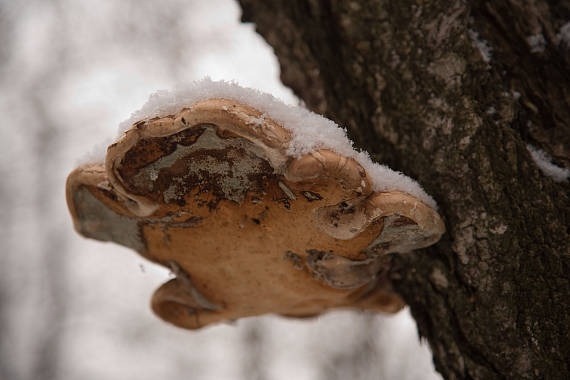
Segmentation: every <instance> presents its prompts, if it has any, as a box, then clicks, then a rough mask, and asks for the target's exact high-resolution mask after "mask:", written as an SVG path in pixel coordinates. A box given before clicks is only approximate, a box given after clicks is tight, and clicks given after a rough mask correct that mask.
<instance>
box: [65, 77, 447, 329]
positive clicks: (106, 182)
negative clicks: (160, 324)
mask: <svg viewBox="0 0 570 380" xmlns="http://www.w3.org/2000/svg"><path fill="white" fill-rule="evenodd" d="M192 86H193V87H192ZM192 86H191V87H190V88H189V89H187V90H185V91H186V92H184V93H182V92H180V90H179V91H178V93H174V94H172V93H162V94H159V96H155V97H154V98H151V101H150V104H149V105H147V106H146V109H144V108H143V111H141V112H139V113H138V114H135V115H134V116H133V118H134V120H130V121H129V122H128V124H129V127H128V128H127V129H126V131H125V132H124V133H123V134H122V136H121V137H120V138H119V139H118V140H117V141H116V142H114V143H113V144H111V145H110V146H109V147H108V149H107V153H106V158H105V161H104V164H103V163H90V164H85V165H82V166H80V167H78V168H77V169H75V170H74V171H73V172H72V173H71V174H70V175H69V177H68V180H67V188H66V193H67V202H68V206H69V209H70V212H71V216H72V218H73V222H74V226H75V229H76V230H77V231H78V232H79V233H80V234H81V235H83V236H85V237H88V238H93V239H97V240H102V241H112V242H115V243H118V244H121V245H124V246H126V247H129V248H132V249H133V250H135V251H137V252H138V253H139V254H141V255H142V256H144V257H145V258H147V259H149V260H152V261H153V262H156V263H159V264H162V265H164V266H166V267H168V268H170V269H171V271H172V272H173V273H174V274H175V278H174V279H171V280H170V281H168V282H167V283H165V284H164V285H162V286H161V287H160V288H159V289H158V290H157V291H156V292H155V293H154V295H153V297H152V301H151V306H152V309H153V310H154V312H155V313H156V314H157V315H158V316H159V317H161V318H162V319H164V320H166V321H168V322H170V323H173V324H175V325H177V326H180V327H183V328H188V329H196V328H200V327H202V326H206V325H209V324H212V323H217V322H223V321H229V320H235V319H237V318H241V317H246V316H254V315H261V314H266V313H276V314H281V315H286V316H292V317H308V316H314V315H318V314H320V313H322V312H324V311H326V310H328V309H331V308H358V309H369V310H377V311H384V312H396V311H398V310H399V309H401V308H402V307H403V305H404V304H403V301H402V300H401V299H400V298H399V297H398V295H396V294H395V293H394V292H393V291H392V289H391V287H390V283H389V281H388V279H387V276H386V271H387V270H388V269H389V262H390V254H392V253H396V252H407V251H410V250H413V249H417V248H422V247H426V246H428V245H431V244H433V243H435V242H436V241H438V240H439V238H440V236H441V235H442V234H443V232H444V230H445V229H444V225H443V222H442V220H441V218H440V217H439V215H438V213H437V212H436V210H435V202H433V200H432V199H431V198H430V197H429V196H428V195H427V194H425V192H424V191H423V190H422V189H421V187H419V185H417V184H416V183H415V182H413V181H412V180H411V179H409V178H407V177H405V176H403V175H401V174H400V173H396V172H393V171H391V170H390V169H388V168H386V167H384V166H381V165H377V164H373V163H372V161H370V159H369V157H368V155H366V154H365V153H358V152H356V151H355V150H353V149H352V143H351V142H350V141H349V140H348V139H347V138H346V134H345V131H344V130H342V129H341V128H339V127H338V126H336V125H335V124H334V123H332V122H331V121H329V120H327V119H324V118H322V117H320V116H317V115H315V114H312V113H310V112H309V111H306V110H304V109H301V108H298V107H292V106H287V105H284V104H282V103H279V102H278V101H277V100H276V99H275V98H273V97H271V96H269V95H265V94H261V93H258V92H256V91H255V90H251V89H243V88H241V87H239V86H237V85H235V84H227V83H224V82H213V81H210V80H207V79H206V80H203V81H201V82H198V83H195V84H193V85H192ZM188 94H190V95H188ZM182 95H186V96H182ZM339 131H340V132H339ZM331 135H332V136H337V137H334V138H333V139H332V140H330V141H328V140H327V139H328V138H330V136H331Z"/></svg>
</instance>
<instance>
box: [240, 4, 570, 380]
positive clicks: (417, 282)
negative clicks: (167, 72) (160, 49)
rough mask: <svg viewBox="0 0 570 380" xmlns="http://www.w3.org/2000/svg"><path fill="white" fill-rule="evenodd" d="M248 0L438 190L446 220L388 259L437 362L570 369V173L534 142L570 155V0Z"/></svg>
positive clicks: (340, 116) (479, 370) (303, 89)
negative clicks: (434, 237)
mask: <svg viewBox="0 0 570 380" xmlns="http://www.w3.org/2000/svg"><path fill="white" fill-rule="evenodd" d="M240 3H241V5H242V9H243V17H242V19H243V21H246V22H255V23H256V28H257V31H258V32H259V33H260V34H261V35H262V36H263V37H264V38H265V39H266V40H267V41H268V42H269V44H271V45H272V46H273V48H274V49H275V53H276V54H277V56H278V58H279V61H280V64H281V70H282V74H281V79H282V81H283V82H284V83H285V84H286V85H288V86H290V87H291V88H292V89H293V90H294V91H295V93H296V94H297V95H298V96H299V97H300V98H301V99H303V100H304V101H305V103H306V105H307V107H309V108H310V109H312V110H314V111H316V112H319V113H323V114H325V115H326V116H327V117H329V118H331V119H333V120H335V121H336V122H337V123H339V124H340V125H343V126H345V127H347V128H348V130H349V134H350V135H351V137H352V138H353V139H354V140H355V141H356V142H357V144H358V145H359V146H360V147H361V148H363V149H366V150H368V151H369V152H370V153H371V155H372V157H373V158H374V159H376V160H377V161H379V162H382V163H386V164H388V165H389V166H391V167H392V168H395V169H398V170H401V171H403V172H404V173H406V174H408V175H410V176H412V177H415V178H416V179H417V180H418V181H419V182H420V183H421V184H422V185H423V186H424V187H425V189H426V190H427V191H428V192H429V193H430V194H432V195H433V196H434V197H435V198H436V200H437V201H438V202H439V207H440V213H441V215H442V216H443V217H444V218H445V221H446V226H447V233H446V235H445V236H444V237H443V239H442V240H441V241H440V243H438V244H437V245H436V246H434V247H432V248H430V249H427V250H423V251H418V252H414V253H411V254H407V255H400V256H398V257H397V258H396V259H395V262H396V264H395V266H394V268H393V270H392V281H393V283H394V285H395V286H396V289H397V290H398V291H399V292H400V294H401V295H402V296H403V297H404V298H405V300H406V302H407V303H408V304H409V305H410V307H411V310H412V313H413V315H414V317H415V319H416V321H417V324H418V330H419V332H420V334H421V335H422V336H424V337H426V338H427V339H428V341H429V342H430V345H431V347H432V350H433V352H434V361H435V364H436V368H437V370H438V371H439V372H441V373H442V374H443V375H444V377H445V378H448V379H458V378H467V379H470V378H472V379H502V378H517V379H530V378H545V379H562V378H565V377H566V376H567V374H568V373H569V370H570V368H569V367H568V358H569V357H570V340H569V339H568V337H569V336H570V306H569V302H568V297H569V296H570V286H569V279H568V269H569V263H570V246H569V238H568V226H569V225H570V212H569V210H570V202H569V197H568V194H569V190H570V186H569V184H568V182H567V181H566V182H562V183H555V182H553V180H552V179H550V178H548V177H546V176H544V175H543V174H542V173H541V172H540V171H539V169H538V168H537V166H536V164H535V163H534V162H533V161H532V159H531V156H530V155H529V152H528V150H527V148H526V144H527V143H531V144H533V145H535V146H537V147H539V148H542V149H544V150H545V151H547V152H548V153H550V154H551V155H552V156H553V157H554V158H555V161H556V163H557V164H558V165H561V166H565V167H568V166H570V155H569V152H570V142H569V140H570V74H569V69H568V67H570V58H569V57H570V50H569V49H570V46H568V41H565V40H564V39H563V38H561V34H560V28H561V27H562V26H563V25H564V24H565V23H567V22H568V20H569V19H570V9H569V6H568V3H567V2H566V3H565V2H562V1H550V2H548V3H547V2H546V1H542V0H502V1H493V2H491V1H488V2H487V1H474V2H469V3H467V2H464V1H438V0H435V1H431V2H424V1H421V0H398V1H396V0H377V1H369V0H354V1H342V0H306V1H288V0H275V1H255V0H240ZM483 40H485V41H486V43H487V44H488V46H489V47H491V49H492V52H491V60H490V61H489V62H486V60H485V59H484V56H483V55H482V54H481V49H480V48H478V44H479V46H482V45H481V42H483ZM483 50H484V48H483Z"/></svg>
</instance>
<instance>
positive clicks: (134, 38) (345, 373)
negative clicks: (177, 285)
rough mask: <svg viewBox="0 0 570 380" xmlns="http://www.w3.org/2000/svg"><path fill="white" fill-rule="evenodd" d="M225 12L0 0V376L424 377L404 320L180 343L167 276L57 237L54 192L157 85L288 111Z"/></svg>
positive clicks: (260, 328)
mask: <svg viewBox="0 0 570 380" xmlns="http://www.w3.org/2000/svg"><path fill="white" fill-rule="evenodd" d="M239 17H240V10H239V7H238V5H237V4H235V3H234V2H233V1H230V0H215V1H192V0H167V1H166V0H162V1H158V0H128V1H126V0H122V1H119V0H98V1H88V0H0V112H1V113H2V116H3V122H2V124H1V125H0V178H1V179H0V379H2V380H12V379H13V380H24V379H26V380H27V379H46V380H51V379H87V380H88V379H97V380H104V379H137V380H146V379H153V380H155V379H167V380H168V379H180V378H184V379H216V380H218V379H299V380H302V379H327V380H328V379H403V380H406V379H410V380H411V379H428V380H429V379H439V376H438V375H436V374H435V373H434V370H433V365H432V363H431V355H430V353H429V350H428V348H427V346H426V345H425V344H423V345H420V342H419V341H418V337H417V333H416V328H415V325H414V322H413V320H412V319H411V317H410V315H409V312H408V311H407V310H405V311H403V312H401V313H399V314H398V315H396V316H378V315H373V314H358V313H355V312H346V311H345V312H335V313H329V314H327V315H324V316H322V317H319V318H316V319H313V320H308V321H298V320H290V319H283V318H280V317H275V316H267V317H260V318H250V319H246V320H241V321H238V322H237V323H235V324H234V325H231V326H230V325H220V326H214V327H209V328H206V329H203V330H200V331H196V332H193V331H185V330H181V329H177V328H175V327H172V326H169V325H167V324H165V323H163V322H162V321H160V320H159V319H158V318H156V317H154V316H153V315H152V313H151V311H150V308H149V299H150V295H151V294H152V292H153V290H154V289H155V288H156V287H158V286H159V285H160V284H161V283H162V282H164V281H165V280H166V279H167V278H168V276H169V273H168V272H167V271H166V270H164V269H162V268H160V267H157V266H154V265H152V264H150V263H148V262H146V261H144V260H143V259H142V258H139V257H138V256H137V255H135V254H134V253H133V252H131V251H129V250H127V249H125V248H122V247H120V246H116V245H113V244H105V243H99V242H96V241H93V240H86V239H83V238H81V237H80V236H79V235H77V234H76V233H75V232H74V231H73V228H72V226H71V221H70V218H69V216H68V213H67V207H66V205H65V198H64V183H65V178H66V175H67V173H69V172H70V171H71V170H72V169H73V168H74V167H75V166H76V164H77V163H78V162H79V161H80V160H81V158H82V157H83V156H85V155H86V154H88V153H89V152H90V151H91V150H93V149H94V147H95V146H97V144H100V143H101V142H102V141H106V140H107V139H109V138H112V137H114V136H115V134H116V130H117V126H118V124H119V123H120V122H121V121H122V120H124V119H127V118H128V117H129V115H130V113H131V112H133V111H135V110H137V109H138V108H140V107H141V106H142V104H143V103H144V102H145V101H146V99H147V97H148V95H149V94H150V93H152V92H154V91H156V90H157V89H164V88H172V87H174V86H175V85H176V84H177V83H180V82H184V81H192V80H196V79H199V78H201V77H203V76H205V75H209V76H211V77H212V78H213V79H235V80H237V81H238V82H239V83H240V84H242V85H245V86H249V87H254V88H258V89H261V90H263V91H265V92H269V93H272V94H273V95H275V96H277V97H279V98H281V99H282V100H284V101H285V102H287V103H289V104H296V103H297V100H296V99H295V97H294V96H293V95H292V93H291V91H290V90H288V89H287V88H285V87H283V86H282V85H281V84H280V82H279V79H278V76H279V73H278V66H277V62H276V59H275V57H274V55H273V52H272V50H271V48H270V47H268V46H267V45H266V44H265V42H264V41H263V40H262V39H261V37H259V36H258V35H256V34H255V32H254V27H253V25H246V24H240V23H239Z"/></svg>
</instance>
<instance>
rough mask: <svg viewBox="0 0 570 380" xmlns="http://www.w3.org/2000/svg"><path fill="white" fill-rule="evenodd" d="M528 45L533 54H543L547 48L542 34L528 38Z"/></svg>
mask: <svg viewBox="0 0 570 380" xmlns="http://www.w3.org/2000/svg"><path fill="white" fill-rule="evenodd" d="M526 43H527V44H528V46H529V47H530V52H531V53H542V52H543V51H544V49H545V48H546V40H545V39H544V36H543V35H542V34H541V33H539V34H534V35H532V36H528V37H527V38H526Z"/></svg>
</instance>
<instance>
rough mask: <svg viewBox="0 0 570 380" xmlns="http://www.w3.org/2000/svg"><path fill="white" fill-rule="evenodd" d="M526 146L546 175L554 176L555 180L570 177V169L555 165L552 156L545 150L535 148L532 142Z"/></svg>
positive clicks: (558, 180) (560, 180)
mask: <svg viewBox="0 0 570 380" xmlns="http://www.w3.org/2000/svg"><path fill="white" fill-rule="evenodd" d="M526 148H527V149H528V151H529V152H530V155H531V157H532V159H533V160H534V162H535V163H536V165H537V166H538V168H539V169H540V170H541V171H542V173H544V175H545V176H547V177H550V178H552V179H553V180H554V182H563V181H566V180H567V179H568V177H570V169H566V168H561V167H559V166H556V165H554V164H553V163H552V157H550V156H549V155H548V154H547V153H546V152H545V151H543V150H541V149H538V148H535V147H534V146H532V145H530V144H527V145H526Z"/></svg>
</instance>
